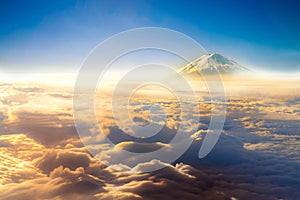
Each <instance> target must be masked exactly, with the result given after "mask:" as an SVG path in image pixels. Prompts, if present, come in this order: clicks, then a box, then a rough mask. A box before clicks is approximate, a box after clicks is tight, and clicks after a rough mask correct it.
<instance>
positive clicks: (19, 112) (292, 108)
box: [0, 76, 300, 200]
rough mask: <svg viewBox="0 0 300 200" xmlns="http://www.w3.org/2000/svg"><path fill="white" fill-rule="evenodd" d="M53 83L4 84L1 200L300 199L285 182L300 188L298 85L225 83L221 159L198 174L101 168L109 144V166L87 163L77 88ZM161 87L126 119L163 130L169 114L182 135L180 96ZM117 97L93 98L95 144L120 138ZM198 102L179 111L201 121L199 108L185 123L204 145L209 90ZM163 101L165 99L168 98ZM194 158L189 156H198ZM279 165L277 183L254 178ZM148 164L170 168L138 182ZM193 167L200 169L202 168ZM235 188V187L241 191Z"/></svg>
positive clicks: (143, 96)
mask: <svg viewBox="0 0 300 200" xmlns="http://www.w3.org/2000/svg"><path fill="white" fill-rule="evenodd" d="M28 77H30V76H28ZM28 77H27V78H28ZM16 79H18V78H16ZM56 79H61V76H59V77H56V78H55V77H50V78H49V79H48V80H46V78H45V79H43V80H40V79H38V80H39V81H30V80H26V81H23V82H22V81H21V79H18V81H17V82H13V81H11V82H9V83H6V82H3V83H2V84H1V87H0V90H1V95H0V102H1V103H0V117H1V119H2V120H1V128H0V129H1V135H0V160H1V162H0V163H1V164H0V169H1V170H0V184H1V185H2V186H1V187H0V198H1V199H17V198H20V197H22V198H23V199H26V200H27V199H66V198H67V199H69V198H72V199H76V198H77V199H80V198H81V199H82V198H87V199H112V198H119V199H142V198H149V199H154V198H157V197H160V198H164V199H168V198H169V199H172V198H178V197H184V198H186V197H189V198H190V199H197V198H199V195H200V196H202V197H203V198H212V199H214V198H215V199H216V198H221V197H222V198H223V197H224V198H225V197H228V198H231V197H232V196H235V197H237V198H238V199H243V197H244V195H248V196H249V195H253V196H254V197H256V198H264V199H268V198H270V199H271V197H274V198H278V197H287V198H288V197H290V195H291V194H296V193H295V191H296V189H295V188H296V186H295V187H294V185H292V184H288V183H289V182H286V181H285V180H290V181H291V182H293V181H294V179H295V175H293V174H298V172H299V171H297V168H299V162H300V158H299V152H300V149H299V148H298V146H299V131H298V129H299V120H300V104H299V95H298V94H299V84H297V83H298V81H297V80H296V79H295V80H294V81H293V80H286V81H285V82H282V81H276V80H259V82H257V81H256V80H255V81H254V80H248V81H236V80H234V79H231V80H225V81H224V85H225V89H226V92H227V108H228V109H227V121H226V123H225V127H224V132H223V133H222V138H221V139H220V144H219V145H217V146H216V150H215V152H213V153H212V155H215V157H212V158H216V161H215V160H213V159H212V158H208V160H207V161H206V162H208V163H210V164H211V167H210V168H208V169H201V167H202V166H203V165H201V164H199V163H198V161H197V159H192V160H191V159H187V160H183V161H184V162H185V163H186V164H177V165H169V164H166V163H163V162H161V161H159V160H152V161H149V162H145V163H141V164H140V165H138V166H135V167H133V168H130V167H128V166H125V165H124V164H122V163H119V164H117V165H114V166H109V167H107V166H105V165H104V163H106V162H105V161H106V157H107V156H109V155H116V156H117V155H118V151H117V148H116V149H105V148H106V146H105V145H104V146H103V145H102V146H100V145H99V146H97V145H94V146H93V148H94V149H95V150H97V151H99V150H103V151H102V155H101V156H102V158H103V160H101V161H98V160H96V159H95V158H93V157H91V155H90V154H89V153H88V152H87V150H86V149H85V148H84V147H83V145H82V143H81V141H80V140H79V138H78V136H77V134H76V130H75V128H74V123H73V114H72V91H73V88H72V87H73V86H72V84H70V83H71V82H72V81H70V82H69V83H67V82H68V81H66V82H65V84H62V85H59V84H58V82H56V84H51V82H52V81H53V80H56ZM70 80H71V79H70ZM63 82H64V81H63ZM275 83H276V84H278V88H279V89H278V90H271V89H270V88H274V84H275ZM196 84H197V83H196ZM200 84H203V83H200ZM62 86H63V87H62ZM158 87H159V86H154V87H153V86H152V87H151V86H145V87H143V88H140V90H137V91H136V93H134V95H133V96H132V98H131V99H130V102H129V112H130V117H131V118H130V119H129V120H133V121H134V122H135V123H136V124H140V125H145V124H147V123H148V122H149V121H153V122H155V123H156V124H157V125H163V124H165V122H164V121H163V118H161V115H162V114H163V112H166V113H167V115H168V116H169V121H168V122H167V123H166V124H167V127H168V128H169V129H170V130H172V129H176V127H177V122H178V116H179V114H180V109H178V105H179V102H178V99H176V96H170V95H171V94H172V93H170V92H169V93H167V92H166V91H167V90H165V89H163V88H160V89H162V91H164V92H156V93H152V92H153V91H157V89H158ZM111 89H112V87H108V86H107V87H106V86H105V87H104V90H105V92H103V93H101V91H100V93H99V94H97V95H98V96H97V95H96V101H97V102H96V104H97V106H98V107H96V108H97V109H98V110H97V115H98V121H99V124H100V126H99V127H94V128H92V129H90V134H91V135H92V136H97V134H98V133H99V130H100V129H102V130H105V134H110V133H111V132H115V131H116V129H115V126H116V124H115V122H114V120H113V118H112V117H111V111H110V109H111V107H112V105H111V102H110V96H111ZM182 92H183V91H182ZM196 93H197V95H198V97H200V98H199V99H198V101H197V102H192V101H191V102H190V101H188V96H187V98H186V99H185V103H186V104H188V105H190V107H191V108H192V112H189V113H184V112H183V113H182V114H183V115H193V113H194V112H195V115H196V111H197V110H198V109H199V108H200V114H199V115H200V119H201V121H200V124H199V122H195V121H193V120H192V118H191V119H190V120H187V121H184V122H182V123H183V126H184V128H185V130H186V131H187V132H188V131H189V130H192V128H193V126H197V128H198V131H197V132H194V133H192V134H191V136H192V137H193V138H195V139H196V142H201V138H202V135H203V134H206V131H205V130H206V129H207V126H208V123H209V119H210V111H211V109H213V106H214V105H213V104H211V103H210V101H209V94H208V92H207V91H206V92H205V89H204V88H203V89H202V91H200V90H196ZM166 94H167V95H168V97H169V98H166ZM149 97H151V98H149ZM153 97H155V98H153ZM153 103H156V104H157V103H159V105H161V106H162V107H163V109H162V110H156V112H152V113H151V112H149V105H152V104H153ZM120 106H122V105H120ZM121 114H122V113H121ZM150 116H151V118H150ZM88 119H89V117H87V118H86V121H84V122H83V123H88V122H89V120H88ZM121 123H123V125H124V126H125V127H126V125H127V121H126V120H124V119H123V121H122V118H121ZM124 129H125V130H126V131H128V133H131V134H133V135H134V134H135V132H134V131H133V130H131V131H130V127H127V129H126V128H124ZM163 135H167V133H166V132H164V133H163ZM102 139H103V137H98V140H99V141H101V140H102ZM83 140H86V141H91V142H95V141H93V140H91V138H83ZM117 146H118V148H125V149H126V148H129V149H130V148H136V147H137V146H136V144H134V143H133V142H128V141H127V142H120V143H119V144H118V145H117ZM138 147H139V150H140V151H142V150H149V149H155V148H159V147H167V148H172V146H171V145H169V144H168V143H167V142H164V141H160V142H157V141H156V142H153V143H150V144H148V145H139V146H138ZM193 149H194V148H192V150H191V152H189V153H188V155H190V156H191V155H194V153H195V152H194V151H193ZM220 152H221V153H220ZM218 153H219V157H218ZM226 156H227V157H226ZM270 156H273V157H270ZM221 157H222V159H221ZM223 157H225V160H228V161H227V162H228V163H230V164H231V166H226V165H225V164H224V163H222V162H221V161H224V158H223ZM270 158H272V159H270ZM137 159H138V158H137ZM210 159H212V160H210ZM234 159H236V160H234ZM248 160H249V162H248ZM253 160H254V161H255V163H256V164H255V166H253V165H251V162H252V161H253ZM264 160H269V162H272V164H266V163H262V162H263V161H264ZM279 160H280V161H282V160H284V162H286V163H288V165H289V166H290V167H289V168H284V170H285V171H284V174H281V175H280V176H281V178H280V177H279V178H278V176H277V178H276V177H273V176H271V175H269V176H268V177H266V176H265V175H264V174H262V175H261V176H259V175H257V174H259V173H258V171H260V172H261V169H260V168H259V167H260V166H263V168H266V169H269V170H271V171H273V172H274V171H276V170H277V173H281V172H280V170H279V171H278V169H282V167H280V166H281V163H280V162H279ZM250 161H251V162H250ZM254 161H253V162H254ZM199 162H200V161H199ZM213 163H219V164H221V165H222V164H223V165H225V166H223V168H222V169H218V167H219V166H218V165H216V164H213ZM297 163H298V164H297ZM151 165H164V166H165V168H164V169H163V170H162V171H159V172H155V173H152V174H135V173H133V172H135V171H136V172H137V171H139V170H141V169H142V168H148V167H151ZM190 165H193V166H196V168H198V167H199V169H195V168H193V167H191V166H190ZM200 169H201V170H200ZM250 169H251V170H250ZM202 170H203V171H202ZM219 170H221V172H222V174H223V176H226V177H223V178H222V181H220V178H218V177H219V175H218V173H219V172H218V171H219ZM222 170H223V171H222ZM241 170H245V171H243V172H242V171H241ZM246 170H248V171H246ZM215 173H217V175H215ZM239 173H240V174H239ZM261 173H262V172H261ZM274 173H275V172H274ZM219 174H220V173H219ZM254 175H255V176H258V177H257V179H256V184H251V181H250V182H249V177H253V176H254ZM274 176H276V173H275V175H274ZM241 177H243V178H241ZM275 178H276V179H275ZM266 179H267V180H266ZM203 180H205V181H203ZM226 180H228V181H226ZM237 180H238V182H236V181H237ZM266 181H267V182H268V183H269V184H273V185H272V187H271V186H266V185H265V182H266ZM211 183H213V184H211ZM245 184H246V185H247V188H252V193H250V192H249V191H248V189H247V188H245V187H243V185H245ZM256 185H258V186H256ZM269 187H270V188H280V187H284V188H285V190H286V189H287V190H288V191H290V192H289V193H283V192H280V191H281V190H279V189H278V191H277V192H268V191H271V189H270V188H269ZM226 188H234V189H233V190H228V189H226ZM259 188H264V191H265V192H263V193H264V194H261V193H262V191H261V189H259ZM171 189H172V191H174V189H175V190H176V191H175V192H174V194H171V195H170V194H167V196H164V193H161V194H160V195H159V194H158V191H169V190H171ZM291 191H292V192H291ZM195 194H197V195H195Z"/></svg>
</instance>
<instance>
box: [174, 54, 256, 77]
mask: <svg viewBox="0 0 300 200" xmlns="http://www.w3.org/2000/svg"><path fill="white" fill-rule="evenodd" d="M249 71H250V70H248V69H247V68H245V67H243V66H241V65H239V64H238V63H236V62H235V61H233V60H230V59H228V58H226V57H224V56H222V55H221V54H218V53H210V54H205V55H203V56H201V57H200V58H198V59H196V60H195V61H193V62H191V63H189V64H188V65H186V66H185V67H183V68H181V69H180V70H179V72H180V73H184V74H191V73H195V72H201V73H208V74H215V73H220V74H233V73H241V72H249Z"/></svg>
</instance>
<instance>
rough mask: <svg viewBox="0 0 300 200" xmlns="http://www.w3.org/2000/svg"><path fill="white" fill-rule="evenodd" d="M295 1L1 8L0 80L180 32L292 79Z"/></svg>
mask: <svg viewBox="0 0 300 200" xmlns="http://www.w3.org/2000/svg"><path fill="white" fill-rule="evenodd" d="M299 9H300V2H299V1H278V0H274V1H267V0H265V1H250V0H249V1H188V2H186V1H168V0H166V1H138V0H136V1H135V0H130V1H126V2H125V1H88V2H86V1H69V0H66V1H33V0H30V1H22V2H18V1H1V2H0V26H1V29H0V72H19V73H23V72H30V73H31V72H76V71H77V70H78V69H79V67H80V64H81V62H82V61H83V60H84V58H85V57H86V56H87V55H88V53H89V52H90V51H91V50H92V49H93V48H94V47H95V46H96V45H97V44H98V43H100V42H101V41H103V40H104V39H106V38H107V37H109V36H111V35H113V34H116V33H119V32H120V31H124V30H128V29H131V28H137V27H144V26H157V27H164V28H170V29H174V30H177V31H180V32H182V33H184V34H186V35H188V36H190V37H192V38H194V39H195V40H196V41H197V42H199V43H200V44H201V45H202V46H203V47H204V48H205V49H206V50H207V51H208V52H218V53H221V54H222V55H224V56H226V57H229V58H231V59H233V60H235V61H237V62H238V63H240V64H241V65H243V66H245V67H248V68H250V69H254V70H261V71H273V72H285V73H290V72H291V73H295V72H299V71H300V40H299V35H300V21H299V19H300V13H299Z"/></svg>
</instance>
